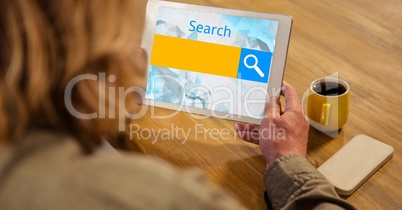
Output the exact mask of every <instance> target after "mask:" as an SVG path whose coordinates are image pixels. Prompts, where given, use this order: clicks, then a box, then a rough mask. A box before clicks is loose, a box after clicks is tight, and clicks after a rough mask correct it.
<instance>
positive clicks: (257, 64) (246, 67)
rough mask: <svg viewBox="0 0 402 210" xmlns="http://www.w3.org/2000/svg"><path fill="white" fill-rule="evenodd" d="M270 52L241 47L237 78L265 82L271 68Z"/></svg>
mask: <svg viewBox="0 0 402 210" xmlns="http://www.w3.org/2000/svg"><path fill="white" fill-rule="evenodd" d="M271 60H272V53H271V52H265V51H258V50H250V49H245V48H242V50H241V55H240V61H239V71H238V73H237V78H238V79H243V80H249V81H253V82H262V83H267V82H268V78H269V73H270V69H271Z"/></svg>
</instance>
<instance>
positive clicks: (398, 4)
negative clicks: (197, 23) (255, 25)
mask: <svg viewBox="0 0 402 210" xmlns="http://www.w3.org/2000/svg"><path fill="white" fill-rule="evenodd" d="M180 1H181V2H186V3H194V4H201V5H208V6H218V7H225V8H233V9H241V10H251V11H258V12H269V13H280V14H289V15H291V16H292V17H293V20H294V24H293V32H292V37H291V42H290V48H289V56H288V60H287V66H286V74H285V80H286V81H287V82H288V83H290V84H292V85H293V86H295V87H296V89H297V91H298V93H299V95H300V97H302V94H303V93H304V91H305V90H306V89H307V88H308V87H309V84H310V83H311V82H312V81H313V80H315V79H317V78H320V77H325V76H328V75H331V74H333V73H338V74H339V77H340V78H343V79H345V80H346V81H347V82H349V84H350V86H351V109H350V118H349V121H348V123H347V124H346V126H345V127H344V129H343V130H342V131H341V133H340V135H339V136H338V137H337V138H334V139H331V138H329V137H327V136H325V135H323V134H321V133H319V132H317V131H315V130H313V129H311V130H310V133H309V145H308V154H309V155H310V156H311V157H312V158H313V159H314V160H315V161H316V162H317V164H318V165H320V164H322V163H323V162H324V161H326V160H327V159H328V158H329V157H330V156H331V155H333V154H334V153H335V152H336V151H338V150H339V149H340V148H341V147H342V146H343V145H344V144H345V143H347V142H348V141H349V140H350V139H352V137H354V136H355V135H357V134H367V135H369V136H372V137H374V138H377V139H379V140H381V141H383V142H385V143H387V144H389V145H391V146H393V147H394V148H395V153H394V157H393V159H392V160H391V161H390V162H388V163H387V164H386V165H385V166H384V167H383V168H381V169H380V170H379V171H378V172H377V173H376V174H375V175H374V176H372V177H371V178H370V179H369V180H368V181H367V182H366V183H365V184H364V185H363V186H362V187H361V188H360V189H359V190H357V191H356V192H355V193H354V194H353V195H352V196H350V197H348V198H345V199H347V200H348V201H349V202H351V203H352V204H354V205H355V206H356V207H358V208H359V209H398V208H399V209H400V208H402V143H401V140H402V128H401V125H402V120H401V118H402V92H401V90H402V85H401V84H402V12H401V11H402V1H397V0H388V1H373V0H371V1H363V0H354V1H348V0H338V1H330V0H322V1H317V0H303V1H286V0H281V1H279V0H278V1H266V0H253V1H244V0H230V1H229V0H228V1H222V0H180ZM168 113H171V112H170V111H167V110H162V109H156V114H158V115H164V114H168ZM150 114H151V113H150V112H149V113H148V118H143V119H141V120H140V121H136V122H135V123H138V124H139V126H140V127H141V128H146V129H159V128H165V129H170V130H173V131H174V130H175V127H177V128H179V129H184V130H186V131H188V130H190V131H191V133H190V137H189V139H188V140H187V141H186V142H184V143H183V141H184V135H180V134H179V135H177V136H178V137H179V138H175V139H173V140H163V139H162V138H159V139H157V140H158V141H157V142H155V143H154V144H153V143H152V142H151V141H146V140H144V139H139V140H136V141H135V143H137V144H139V145H140V146H141V147H143V148H144V150H145V151H146V152H147V153H149V154H154V155H156V156H159V157H161V158H163V159H165V160H167V161H168V162H170V163H172V164H173V165H176V166H179V167H182V168H201V169H202V170H204V171H205V173H206V174H207V176H208V178H209V179H210V180H211V181H212V182H214V183H216V184H217V185H220V186H222V187H223V188H224V189H226V190H227V191H229V192H230V193H232V194H233V195H234V196H235V197H237V198H238V200H240V201H241V203H243V204H244V205H245V206H246V207H248V208H250V209H264V208H265V204H264V201H263V197H262V195H263V192H264V185H263V182H262V176H263V172H264V169H265V162H264V159H263V157H262V155H261V152H260V151H259V148H258V146H255V145H251V144H249V143H246V142H243V141H241V140H239V139H236V138H234V132H233V126H234V122H231V121H226V120H219V119H204V120H198V119H194V118H193V117H190V116H189V115H188V114H186V113H179V114H178V115H176V116H174V117H171V118H169V119H165V120H152V119H149V116H150ZM196 124H198V127H196ZM172 126H173V128H172ZM214 128H217V129H226V130H227V133H228V134H227V135H225V136H224V138H227V139H223V138H222V137H219V136H218V135H216V134H214V132H215V131H214V130H211V129H214ZM204 129H205V130H204ZM208 129H209V130H208ZM179 133H180V132H179ZM144 135H146V133H144ZM165 137H166V138H168V136H165ZM180 138H181V139H180ZM215 138H216V139H215Z"/></svg>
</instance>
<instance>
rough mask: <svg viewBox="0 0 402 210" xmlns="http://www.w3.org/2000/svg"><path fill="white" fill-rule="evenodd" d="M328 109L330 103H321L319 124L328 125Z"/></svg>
mask: <svg viewBox="0 0 402 210" xmlns="http://www.w3.org/2000/svg"><path fill="white" fill-rule="evenodd" d="M330 109H331V104H323V105H322V108H321V117H320V124H321V125H328V122H329V112H330Z"/></svg>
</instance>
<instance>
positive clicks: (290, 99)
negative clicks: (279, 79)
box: [282, 81, 301, 112]
mask: <svg viewBox="0 0 402 210" xmlns="http://www.w3.org/2000/svg"><path fill="white" fill-rule="evenodd" d="M282 94H283V96H284V97H285V112H286V111H288V110H294V111H300V110H301V104H300V100H299V96H298V95H297V92H296V89H295V88H294V87H292V86H291V85H289V84H288V83H287V82H285V81H284V82H283V87H282Z"/></svg>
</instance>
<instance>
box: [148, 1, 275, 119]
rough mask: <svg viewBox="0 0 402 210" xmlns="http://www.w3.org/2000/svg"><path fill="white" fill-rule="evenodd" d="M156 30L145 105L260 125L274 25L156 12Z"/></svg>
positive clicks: (183, 12) (205, 14)
mask: <svg viewBox="0 0 402 210" xmlns="http://www.w3.org/2000/svg"><path fill="white" fill-rule="evenodd" d="M155 26H156V27H155V32H154V41H153V46H152V54H151V57H150V69H149V73H148V84H147V91H146V98H147V99H150V100H152V101H159V102H166V103H171V104H177V105H182V106H183V107H194V108H201V109H205V110H210V111H211V114H212V115H213V114H217V113H221V114H222V113H224V114H232V115H238V116H246V117H251V118H255V119H262V116H263V110H264V106H265V101H266V96H267V84H268V82H269V78H270V71H271V66H272V59H273V53H274V50H275V41H276V36H277V31H278V22H277V21H275V20H267V19H258V18H249V17H240V16H234V15H226V14H216V13H208V12H199V11H191V10H183V9H177V8H167V7H160V8H159V10H158V15H157V21H156V23H155ZM217 115H219V114H217Z"/></svg>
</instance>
